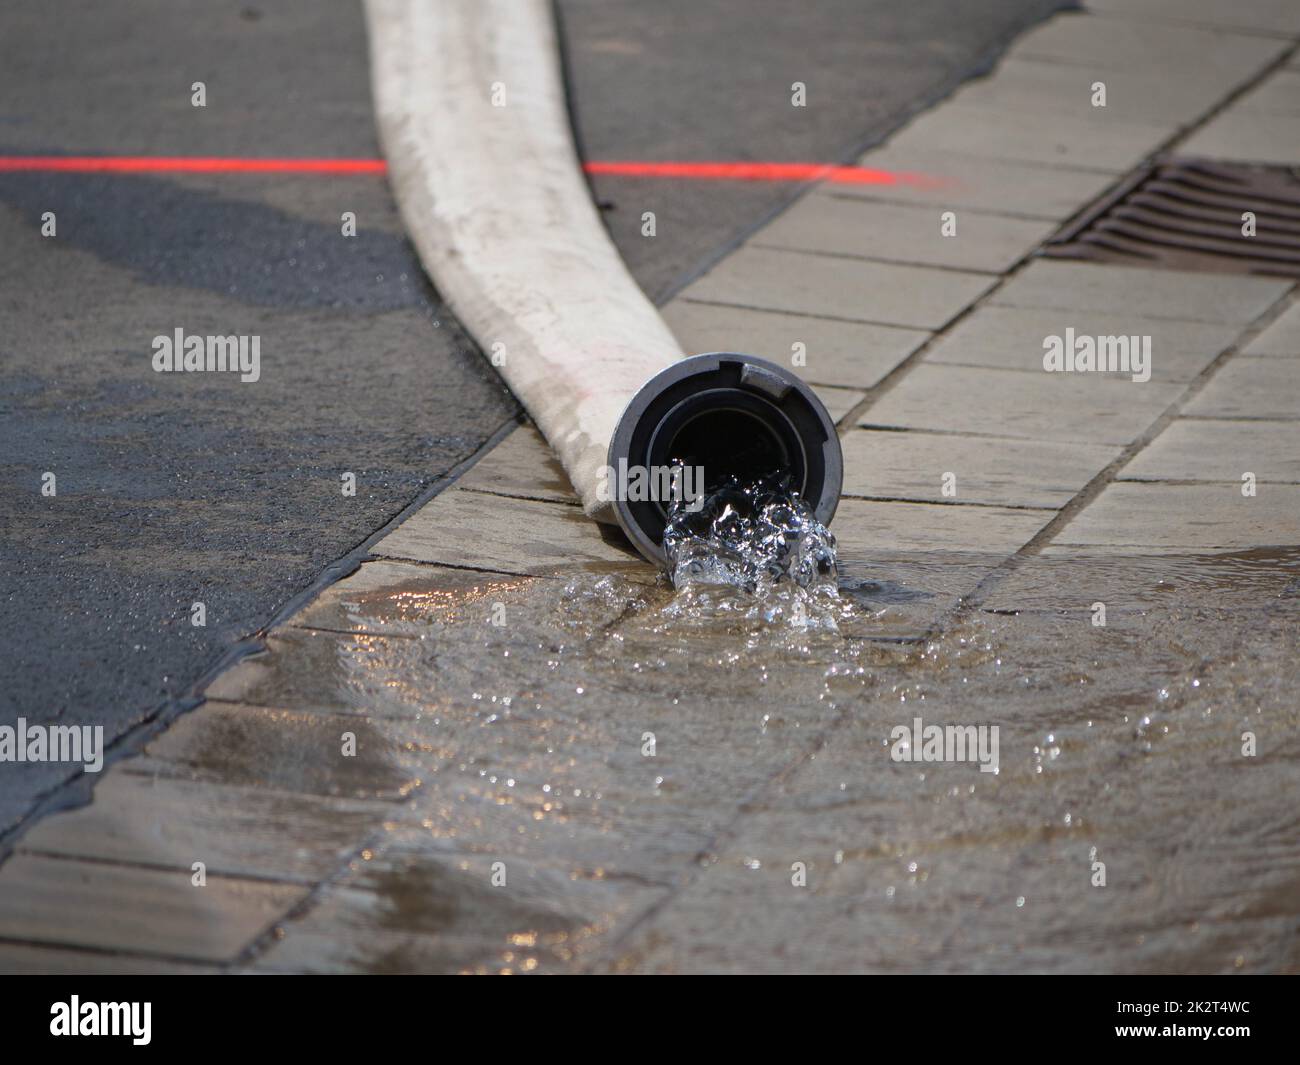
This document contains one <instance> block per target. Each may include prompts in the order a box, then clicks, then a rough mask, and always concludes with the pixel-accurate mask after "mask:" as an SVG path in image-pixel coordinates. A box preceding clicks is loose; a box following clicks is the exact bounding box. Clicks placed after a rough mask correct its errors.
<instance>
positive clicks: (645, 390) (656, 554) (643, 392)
mask: <svg viewBox="0 0 1300 1065" xmlns="http://www.w3.org/2000/svg"><path fill="white" fill-rule="evenodd" d="M674 465H682V466H685V467H691V468H695V469H698V470H700V471H701V474H702V477H703V485H702V486H697V489H702V491H704V492H706V493H707V492H709V491H712V490H713V489H714V488H717V487H719V486H721V485H723V484H725V483H726V482H727V480H728V479H729V478H731V477H735V478H737V479H738V480H739V481H741V482H742V483H747V482H750V481H753V480H756V479H758V478H760V477H766V476H771V475H772V474H780V475H788V476H789V478H790V485H791V487H792V488H793V489H794V490H795V491H797V492H798V493H799V495H800V496H801V497H802V498H803V499H804V501H805V502H806V503H807V504H808V505H809V506H810V507H812V508H813V512H814V514H815V515H816V517H817V520H818V521H820V522H822V523H823V524H825V525H829V524H830V521H831V518H832V517H834V515H835V508H836V507H837V506H838V505H839V501H840V488H841V486H842V483H843V476H844V459H843V456H842V454H841V452H840V441H839V437H838V436H837V435H836V433H835V423H834V422H833V421H832V420H831V417H830V415H829V414H827V413H826V408H825V407H824V406H822V402H821V400H819V399H818V398H817V396H816V395H815V394H814V393H813V391H812V389H811V388H809V387H808V385H806V384H805V383H804V382H803V381H801V380H800V379H799V378H798V377H796V376H795V375H794V374H792V373H791V372H790V371H789V370H787V369H785V368H784V367H782V366H779V365H777V364H776V363H774V362H768V361H767V360H766V359H760V358H757V357H755V356H753V355H739V354H736V353H734V352H713V353H711V354H708V355H695V356H693V357H691V358H688V359H683V360H681V361H680V362H676V363H673V364H672V365H671V366H669V367H667V368H666V369H664V370H662V371H660V372H659V373H657V374H655V375H654V377H652V378H650V380H649V381H647V382H646V383H645V384H644V385H642V386H641V389H640V390H639V391H638V392H637V394H636V395H635V396H633V397H632V401H631V402H630V403H629V404H628V405H627V409H626V410H625V411H624V412H623V414H622V417H621V418H620V419H619V422H618V426H617V428H616V429H615V430H614V436H613V439H612V440H611V441H610V445H609V468H610V469H611V470H614V471H626V470H630V469H636V468H640V469H642V470H645V471H663V470H666V469H669V468H671V467H672V466H674ZM650 479H651V480H652V481H653V479H654V476H653V473H652V474H651V478H650ZM630 495H636V496H637V498H635V499H632V498H629V496H630ZM644 495H645V493H629V492H626V491H615V492H614V498H613V505H614V511H615V513H616V514H617V516H618V523H619V525H620V526H622V528H623V531H624V532H625V533H626V534H627V536H628V539H630V540H631V541H632V543H633V544H634V545H636V549H637V550H638V551H640V552H641V554H642V555H644V556H645V557H646V558H647V559H649V560H650V561H651V562H653V563H655V564H656V565H658V566H666V565H667V564H668V563H667V558H666V556H665V554H664V547H663V536H664V526H665V525H666V524H667V520H668V505H669V501H668V500H664V499H652V498H643V496H644Z"/></svg>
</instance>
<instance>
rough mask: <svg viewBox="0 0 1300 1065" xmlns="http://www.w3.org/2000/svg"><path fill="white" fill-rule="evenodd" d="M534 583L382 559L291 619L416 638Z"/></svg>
mask: <svg viewBox="0 0 1300 1065" xmlns="http://www.w3.org/2000/svg"><path fill="white" fill-rule="evenodd" d="M484 505H490V504H488V503H487V502H486V501H485V504H484ZM530 583H532V578H528V577H518V576H513V575H510V574H504V573H481V572H477V571H475V570H458V569H448V568H445V567H431V566H427V565H423V564H419V563H415V562H401V561H394V560H388V559H380V560H378V561H374V562H366V563H364V564H363V565H362V566H361V567H360V568H359V569H358V570H357V571H356V572H355V573H353V574H351V575H349V576H348V577H346V578H344V579H343V580H341V581H339V582H338V583H337V584H332V585H330V586H329V587H328V588H326V589H325V590H324V591H323V592H321V594H320V595H319V596H317V597H316V598H315V599H314V600H313V601H312V602H311V603H310V604H308V606H306V607H305V608H304V609H303V610H302V611H300V612H299V613H298V614H295V615H294V617H293V619H292V621H291V623H290V624H291V625H292V627H293V628H296V629H307V630H313V629H319V630H325V631H329V632H355V633H366V634H368V635H371V636H406V637H410V638H413V639H418V638H420V637H421V636H427V634H428V632H429V629H430V627H431V626H433V625H436V624H445V623H447V622H451V621H455V620H457V619H459V618H461V617H463V616H465V615H466V614H468V613H469V612H470V611H477V612H478V617H479V618H480V620H482V619H486V618H487V617H488V615H489V613H490V609H491V604H492V603H494V602H497V601H503V600H505V599H506V598H507V597H508V596H509V595H510V593H512V592H515V591H516V590H518V589H521V588H523V587H524V586H526V585H528V584H530Z"/></svg>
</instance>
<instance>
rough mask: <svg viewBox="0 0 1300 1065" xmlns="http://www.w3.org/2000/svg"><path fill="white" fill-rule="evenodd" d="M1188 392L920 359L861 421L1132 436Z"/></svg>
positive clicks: (1081, 438)
mask: <svg viewBox="0 0 1300 1065" xmlns="http://www.w3.org/2000/svg"><path fill="white" fill-rule="evenodd" d="M1181 392H1182V386H1181V385H1162V384H1156V383H1155V382H1154V381H1148V382H1146V383H1145V384H1138V383H1136V382H1134V381H1131V380H1130V379H1129V378H1128V377H1127V376H1119V375H1112V374H1095V373H1094V374H1079V373H1074V374H1070V373H1047V372H1040V373H1038V374H1030V373H1023V372H1021V371H1018V370H992V369H983V368H969V367H965V366H941V365H929V364H925V363H923V364H921V365H919V366H916V367H914V368H913V370H912V372H911V373H909V374H908V375H907V377H906V378H905V379H904V380H903V381H901V382H900V383H899V384H898V385H897V387H895V388H893V389H891V390H890V391H889V392H887V393H886V394H885V395H884V396H882V397H881V398H880V399H879V400H878V401H877V402H876V403H874V404H872V406H870V407H869V408H868V409H867V411H866V413H864V414H863V415H861V416H860V417H859V419H858V424H859V425H862V426H865V427H867V428H901V429H929V430H933V431H935V432H951V433H971V434H974V435H977V436H1003V437H1016V438H1022V439H1026V440H1044V441H1050V442H1055V443H1061V442H1065V441H1078V442H1080V443H1085V444H1128V443H1129V442H1130V441H1132V440H1134V439H1136V438H1137V437H1138V436H1139V435H1140V434H1141V433H1142V432H1143V431H1145V430H1146V428H1147V427H1148V426H1149V425H1151V424H1152V423H1153V422H1154V421H1155V420H1156V419H1157V418H1158V417H1159V416H1160V415H1161V414H1162V413H1164V411H1165V410H1167V409H1168V407H1169V405H1170V404H1171V403H1173V402H1174V400H1175V399H1177V398H1178V396H1179V395H1180V394H1181Z"/></svg>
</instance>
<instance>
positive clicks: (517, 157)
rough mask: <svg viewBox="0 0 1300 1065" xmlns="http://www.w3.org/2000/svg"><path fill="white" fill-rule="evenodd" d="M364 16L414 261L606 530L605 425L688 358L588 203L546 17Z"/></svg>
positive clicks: (419, 2) (420, 2) (377, 4)
mask: <svg viewBox="0 0 1300 1065" xmlns="http://www.w3.org/2000/svg"><path fill="white" fill-rule="evenodd" d="M366 16H367V21H368V24H369V30H370V59H371V77H372V82H373V89H374V97H375V108H376V111H377V113H378V118H379V132H380V139H381V141H382V143H383V147H384V154H385V155H386V156H387V158H388V163H389V169H390V175H391V181H392V183H393V187H394V189H395V190H396V194H397V200H398V203H399V204H400V206H401V210H402V217H403V219H404V221H405V224H406V228H407V231H408V232H409V233H410V235H411V238H412V240H413V241H414V243H415V246H416V249H417V250H418V252H419V254H420V259H421V260H422V262H423V263H424V267H425V269H426V270H427V271H428V272H429V274H430V275H431V276H432V278H433V281H434V284H435V285H437V287H438V291H439V292H440V294H441V295H442V297H443V298H444V299H445V300H446V301H447V303H448V305H449V306H450V307H451V309H452V311H453V312H454V313H455V314H456V316H457V317H458V318H459V319H460V320H461V322H462V323H463V324H464V325H465V327H466V328H467V329H468V330H469V331H470V333H471V334H472V335H473V336H474V337H475V339H476V340H477V341H478V342H479V344H480V346H481V347H482V348H483V350H484V352H486V353H488V354H489V355H492V354H493V353H497V354H498V356H501V355H503V356H504V363H503V364H502V365H500V366H499V367H498V369H499V370H500V372H501V373H502V375H503V376H504V377H505V379H506V381H507V382H508V383H509V385H510V387H511V388H512V389H513V390H514V393H515V395H517V396H518V397H519V399H520V400H521V401H522V402H523V404H524V406H525V407H527V409H528V412H529V414H531V415H532V417H533V419H534V420H535V421H536V422H537V425H538V427H539V428H540V429H541V431H542V432H543V433H544V434H545V436H546V438H547V439H548V440H549V441H550V442H551V446H552V447H554V448H555V450H556V452H557V453H558V454H559V457H560V460H561V462H563V464H564V468H565V469H566V470H567V471H568V474H569V478H570V480H572V482H573V485H574V487H575V488H576V489H577V491H578V494H579V495H580V496H581V497H582V501H583V506H584V508H585V510H586V512H587V513H588V514H589V515H590V516H592V517H594V518H597V519H598V520H601V521H609V522H612V521H613V520H614V517H613V513H612V510H611V508H610V507H609V504H608V503H603V502H601V501H600V500H598V499H597V498H596V485H597V480H598V475H599V471H600V469H601V468H602V467H603V466H604V465H605V456H606V451H607V449H608V447H609V440H610V437H611V436H612V435H613V432H614V427H615V424H616V423H617V421H618V417H619V415H620V414H621V413H622V411H623V408H624V407H625V406H626V404H627V402H628V400H629V399H631V397H632V395H633V394H634V393H635V392H636V390H637V389H638V388H639V387H640V385H641V384H642V383H643V382H644V381H645V380H646V379H647V378H649V377H651V376H652V375H653V374H655V373H656V372H658V371H659V370H661V369H663V367H665V366H667V365H668V364H669V363H672V362H675V361H676V360H677V359H678V358H679V357H680V355H681V346H680V345H679V344H678V342H677V340H676V338H674V336H673V335H672V332H671V331H670V330H669V328H668V326H667V325H666V324H665V323H664V321H663V319H662V318H661V317H660V316H659V312H658V311H657V310H656V309H655V307H654V306H653V304H651V303H650V301H649V300H648V299H646V297H645V296H644V294H643V293H642V292H641V289H640V288H639V287H638V286H637V284H636V282H635V281H634V280H633V279H632V276H631V275H630V274H629V273H628V271H627V268H626V267H625V266H624V264H623V260H622V259H621V258H620V256H619V254H618V252H617V250H616V249H615V248H614V245H613V243H612V242H611V241H610V239H609V235H608V234H607V232H606V231H605V227H604V225H603V224H602V223H601V220H600V217H599V215H598V214H597V212H596V208H595V206H594V204H593V203H592V202H591V195H590V192H589V190H588V188H587V184H586V182H585V181H584V179H583V176H582V170H581V165H580V163H579V160H578V156H577V151H576V149H575V148H574V143H573V137H572V132H571V130H570V128H569V118H568V114H567V112H566V110H565V101H564V87H563V81H562V78H561V74H560V65H559V50H558V45H557V40H556V33H555V24H554V20H553V13H552V9H551V4H550V2H549V0H366ZM499 345H504V347H500V346H499ZM494 361H495V360H494Z"/></svg>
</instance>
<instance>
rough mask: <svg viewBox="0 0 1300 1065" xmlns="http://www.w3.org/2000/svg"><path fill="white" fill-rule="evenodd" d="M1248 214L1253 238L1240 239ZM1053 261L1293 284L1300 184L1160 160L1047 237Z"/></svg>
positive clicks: (1298, 268)
mask: <svg viewBox="0 0 1300 1065" xmlns="http://www.w3.org/2000/svg"><path fill="white" fill-rule="evenodd" d="M1246 212H1250V213H1251V214H1253V215H1254V216H1255V218H1254V235H1253V236H1247V235H1246V233H1245V227H1246V219H1244V218H1243V215H1244V214H1245V213H1246ZM1042 254H1043V255H1045V256H1048V257H1050V258H1055V259H1087V260H1090V261H1093V262H1109V263H1127V264H1129V265H1131V266H1147V267H1161V266H1163V267H1167V268H1168V269H1171V270H1205V271H1213V272H1217V273H1250V274H1267V275H1271V276H1274V277H1291V278H1300V178H1297V176H1296V173H1295V171H1294V170H1292V169H1290V168H1289V167H1274V166H1248V165H1241V164H1233V163H1220V162H1214V161H1211V160H1206V159H1185V158H1179V157H1165V158H1163V159H1158V160H1156V161H1155V162H1154V163H1152V164H1150V165H1148V166H1146V167H1144V168H1143V169H1141V170H1139V171H1138V172H1137V173H1135V174H1134V175H1133V176H1132V177H1130V178H1129V179H1128V180H1127V181H1125V182H1124V183H1123V184H1122V185H1121V186H1120V187H1119V188H1117V189H1116V190H1114V191H1113V192H1112V193H1110V195H1108V196H1107V197H1105V198H1104V199H1102V200H1101V201H1100V202H1098V203H1097V204H1096V205H1094V206H1093V207H1092V208H1091V209H1089V210H1087V211H1085V212H1084V213H1083V214H1082V215H1081V216H1080V217H1079V218H1078V219H1077V220H1076V221H1075V222H1073V223H1071V224H1070V225H1068V226H1067V227H1066V228H1065V229H1063V230H1062V231H1061V232H1060V233H1058V234H1057V235H1056V236H1054V237H1052V238H1051V239H1050V240H1049V241H1048V242H1047V244H1046V245H1044V247H1043V249H1042Z"/></svg>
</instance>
